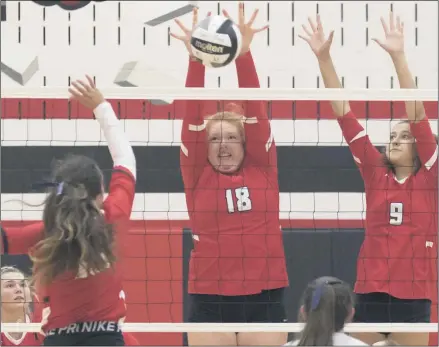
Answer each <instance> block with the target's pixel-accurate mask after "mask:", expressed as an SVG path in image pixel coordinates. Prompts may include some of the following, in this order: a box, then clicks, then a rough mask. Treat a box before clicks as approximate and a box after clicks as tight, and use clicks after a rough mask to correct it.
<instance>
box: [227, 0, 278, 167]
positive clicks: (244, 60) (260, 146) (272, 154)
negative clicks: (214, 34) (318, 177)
mask: <svg viewBox="0 0 439 347" xmlns="http://www.w3.org/2000/svg"><path fill="white" fill-rule="evenodd" d="M238 12H239V13H238V27H239V30H240V32H241V35H242V47H241V54H240V57H238V59H236V72H237V75H238V84H239V87H240V88H260V85H259V78H258V74H257V72H256V67H255V63H254V61H253V57H252V55H251V52H250V45H251V43H252V41H253V37H254V36H255V34H257V33H259V32H262V31H264V30H266V29H267V28H268V25H265V26H263V27H261V28H259V29H255V28H253V27H252V26H253V23H254V21H255V20H256V17H257V15H258V12H259V11H258V10H257V9H256V10H255V11H254V12H253V14H252V16H251V17H250V20H249V21H248V22H246V21H245V15H244V4H243V3H239V5H238ZM223 14H224V16H225V17H227V18H228V19H230V20H232V18H231V17H230V15H229V13H228V12H227V11H226V10H223ZM232 21H233V20H232ZM244 105H245V107H244V116H245V117H244V128H245V140H246V153H247V155H248V156H249V157H250V159H251V160H252V162H253V163H254V164H256V165H257V166H260V167H261V168H263V169H272V168H274V169H277V156H276V146H275V143H274V138H273V133H272V131H271V127H270V121H269V120H268V114H267V103H266V102H263V101H260V100H248V101H244Z"/></svg>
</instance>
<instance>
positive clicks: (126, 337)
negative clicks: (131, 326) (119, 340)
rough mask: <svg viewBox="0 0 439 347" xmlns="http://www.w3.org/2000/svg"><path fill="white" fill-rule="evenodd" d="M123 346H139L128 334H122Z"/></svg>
mask: <svg viewBox="0 0 439 347" xmlns="http://www.w3.org/2000/svg"><path fill="white" fill-rule="evenodd" d="M123 339H124V341H125V346H140V344H139V341H137V339H136V338H135V337H134V336H133V334H130V333H123Z"/></svg>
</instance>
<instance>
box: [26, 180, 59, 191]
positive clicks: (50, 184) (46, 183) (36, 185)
mask: <svg viewBox="0 0 439 347" xmlns="http://www.w3.org/2000/svg"><path fill="white" fill-rule="evenodd" d="M57 186H58V183H56V182H52V181H42V182H36V183H33V184H32V190H40V189H45V188H55V187H57Z"/></svg>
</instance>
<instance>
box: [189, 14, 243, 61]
mask: <svg viewBox="0 0 439 347" xmlns="http://www.w3.org/2000/svg"><path fill="white" fill-rule="evenodd" d="M241 44H242V38H241V32H240V31H239V28H238V27H237V26H236V25H235V24H234V23H233V22H232V21H231V20H230V19H227V18H226V17H223V16H208V17H206V18H205V19H203V20H202V21H201V22H200V23H199V24H198V25H197V26H196V27H195V29H194V31H193V33H192V38H191V48H192V54H193V55H194V56H195V58H197V59H199V60H200V61H201V62H202V63H203V64H204V65H205V66H207V67H213V68H219V67H223V66H227V65H228V64H230V63H232V62H233V61H234V60H235V59H236V58H237V57H238V56H239V53H240V52H241Z"/></svg>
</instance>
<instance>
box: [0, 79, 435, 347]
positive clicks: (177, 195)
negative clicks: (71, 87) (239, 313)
mask: <svg viewBox="0 0 439 347" xmlns="http://www.w3.org/2000/svg"><path fill="white" fill-rule="evenodd" d="M1 93H2V100H1V113H2V120H1V146H2V148H1V156H2V168H1V190H2V195H1V204H2V205H1V212H2V225H3V226H4V227H19V226H22V225H25V224H27V223H32V222H34V221H38V220H41V212H42V207H41V206H38V205H39V204H40V203H41V202H42V201H43V199H44V194H42V193H39V192H34V191H31V190H30V187H31V185H32V183H34V182H36V181H40V180H41V179H43V178H45V177H47V174H48V173H49V170H50V167H51V162H52V161H53V160H54V159H60V158H62V157H64V156H65V155H66V154H68V153H76V154H84V155H87V156H90V157H93V158H94V159H96V161H97V162H98V163H99V165H100V166H101V168H102V169H103V171H104V173H105V176H106V179H107V181H108V178H109V177H110V173H111V164H112V163H111V158H110V156H109V154H108V150H107V148H106V141H105V139H104V137H103V135H102V133H101V131H100V129H99V125H98V123H97V122H95V121H94V120H93V115H92V113H91V112H90V111H89V110H86V109H85V108H83V107H82V106H80V105H79V104H77V103H76V102H74V101H69V100H68V94H67V90H66V88H35V89H32V88H23V89H8V88H2V89H1ZM102 93H103V94H104V96H105V97H106V98H107V99H108V100H109V101H110V102H111V104H112V105H113V108H114V110H115V112H116V114H117V115H118V117H119V118H120V119H121V121H122V122H123V125H124V128H125V132H126V134H127V136H128V137H129V139H130V141H131V143H132V145H133V147H134V151H135V154H136V158H137V166H138V174H137V177H138V182H137V187H136V197H135V201H134V207H133V212H132V216H131V219H132V220H131V225H130V230H129V233H128V234H127V239H126V244H125V246H126V254H125V255H124V257H123V258H122V259H121V261H122V264H123V268H124V290H125V292H126V297H127V308H128V316H127V320H126V323H124V324H123V330H124V331H129V332H138V333H161V334H159V335H160V336H161V338H160V340H155V341H154V343H153V344H157V342H161V344H168V345H170V344H173V340H167V339H166V337H165V338H164V339H163V337H164V336H167V334H166V333H175V334H177V335H178V334H180V333H183V332H274V331H288V332H299V331H300V330H301V328H302V325H301V324H300V323H294V322H295V321H296V317H297V312H298V308H299V300H300V295H301V293H302V292H303V290H304V289H305V286H306V284H307V283H308V282H309V281H310V280H312V279H314V278H316V277H319V276H323V275H335V276H337V277H340V278H341V279H343V280H345V281H347V282H349V283H351V284H353V282H354V280H355V264H356V260H357V254H358V251H359V248H360V246H361V242H362V239H363V235H364V218H365V211H366V207H365V198H364V193H363V192H364V186H363V182H362V179H361V176H360V174H359V172H358V169H357V168H356V166H355V163H354V161H353V159H352V155H351V154H350V152H349V147H348V146H347V144H346V142H345V141H344V139H343V136H342V133H341V130H340V128H339V125H338V123H337V120H336V119H335V117H334V116H333V114H332V109H331V106H330V103H329V101H330V100H351V108H352V109H353V111H354V113H355V114H356V116H357V118H358V119H359V121H360V123H361V124H362V125H363V127H364V128H365V130H366V132H367V134H368V135H369V137H370V139H371V141H372V143H373V144H374V145H376V146H378V147H381V146H385V145H386V144H387V143H388V142H389V133H390V129H391V127H392V124H393V123H394V122H397V121H398V120H401V119H404V117H405V108H404V101H406V100H420V101H424V104H425V107H426V111H427V116H428V117H429V120H430V124H431V126H432V129H433V131H434V132H435V133H437V129H438V105H437V101H438V91H437V90H390V89H386V90H374V89H360V90H354V89H345V90H337V89H329V90H327V89H204V88H203V89H197V88H190V89H189V88H166V89H146V88H109V89H102ZM184 100H200V101H203V104H204V106H203V113H204V115H209V114H214V113H216V112H218V111H220V110H222V109H223V107H224V104H227V103H229V102H233V103H234V102H241V103H242V104H243V105H245V104H246V101H248V100H263V101H265V102H266V110H267V116H268V118H269V119H270V123H271V128H272V133H273V138H274V140H275V143H276V146H277V156H278V168H279V187H280V219H281V224H282V229H283V230H282V232H283V237H284V244H285V251H286V258H287V267H288V271H289V276H290V282H291V286H290V288H289V289H288V291H287V293H286V297H287V310H288V317H289V319H290V321H291V322H292V323H281V324H271V323H270V324H191V323H184V321H185V319H186V318H187V313H188V300H189V297H188V295H187V289H186V283H187V282H186V281H187V276H188V262H189V258H190V251H191V248H192V236H191V233H190V224H189V220H188V213H187V207H186V201H185V196H184V188H183V183H182V180H181V173H180V167H179V151H180V146H181V140H180V134H181V128H182V118H183V117H184V115H185V102H184ZM217 100H223V101H224V102H218V101H217ZM243 100H246V101H243ZM17 201H25V202H27V203H28V204H29V205H23V204H21V203H19V202H17ZM436 233H437V231H436ZM347 245H349V246H347ZM432 248H434V249H435V251H434V254H435V255H434V257H432V259H431V261H432V262H431V264H432V265H431V266H433V267H434V266H436V268H435V269H436V270H437V245H436V244H434V245H433V246H432ZM2 265H14V266H17V267H19V268H21V269H23V270H25V271H28V270H29V268H28V267H29V261H28V260H27V259H25V256H23V257H21V258H20V257H18V258H17V257H8V256H4V257H2ZM26 267H27V268H26ZM431 288H432V291H435V292H436V293H437V282H435V280H432V283H431ZM84 295H87V293H84ZM66 300H68V299H67V298H66ZM432 312H433V313H432V315H433V316H434V315H435V314H436V316H437V298H436V299H434V300H433V307H432ZM435 321H437V320H435ZM39 329H40V326H39V324H36V323H13V324H11V323H2V331H3V332H30V331H32V332H37V331H39ZM345 330H346V332H380V331H385V332H417V333H421V332H431V333H433V332H437V331H438V325H437V323H425V324H424V323H418V324H412V323H410V324H408V323H407V324H403V323H386V324H384V323H383V324H381V323H379V324H378V323H376V324H375V323H374V324H357V323H356V324H353V323H352V324H348V325H347V327H346V329H345ZM141 342H143V343H145V344H146V343H148V341H147V342H144V341H142V340H141Z"/></svg>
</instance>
